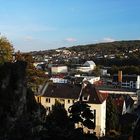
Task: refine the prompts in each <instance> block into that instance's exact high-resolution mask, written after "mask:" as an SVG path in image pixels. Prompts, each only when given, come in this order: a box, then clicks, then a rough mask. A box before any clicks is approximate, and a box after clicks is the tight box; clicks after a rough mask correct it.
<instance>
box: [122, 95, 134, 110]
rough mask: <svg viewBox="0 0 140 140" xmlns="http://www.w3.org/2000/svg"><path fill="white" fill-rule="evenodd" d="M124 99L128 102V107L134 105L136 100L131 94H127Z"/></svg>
mask: <svg viewBox="0 0 140 140" xmlns="http://www.w3.org/2000/svg"><path fill="white" fill-rule="evenodd" d="M124 99H125V103H126V108H127V107H128V106H130V107H132V106H133V104H134V100H133V99H132V98H131V97H130V96H129V95H126V96H125V97H124Z"/></svg>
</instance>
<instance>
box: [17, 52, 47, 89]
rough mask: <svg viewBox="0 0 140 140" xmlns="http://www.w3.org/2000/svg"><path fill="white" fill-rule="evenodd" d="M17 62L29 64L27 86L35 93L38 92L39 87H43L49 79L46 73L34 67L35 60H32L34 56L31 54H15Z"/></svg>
mask: <svg viewBox="0 0 140 140" xmlns="http://www.w3.org/2000/svg"><path fill="white" fill-rule="evenodd" d="M15 59H16V60H20V61H21V60H23V61H26V62H27V68H26V73H27V84H28V86H29V87H31V88H32V90H33V91H35V92H37V90H38V87H39V85H43V84H44V83H45V81H46V80H47V78H46V77H45V73H44V71H43V70H38V69H36V68H35V67H34V65H33V63H34V59H33V58H32V55H30V54H26V53H24V54H22V53H20V52H17V53H16V54H15Z"/></svg>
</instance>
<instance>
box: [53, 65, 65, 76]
mask: <svg viewBox="0 0 140 140" xmlns="http://www.w3.org/2000/svg"><path fill="white" fill-rule="evenodd" d="M67 72H68V67H67V66H59V65H58V66H52V67H51V73H52V74H58V73H67Z"/></svg>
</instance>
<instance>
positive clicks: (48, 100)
mask: <svg viewBox="0 0 140 140" xmlns="http://www.w3.org/2000/svg"><path fill="white" fill-rule="evenodd" d="M55 101H59V102H61V103H64V102H65V100H64V99H55ZM71 101H72V103H74V102H75V101H74V100H70V99H68V100H67V103H68V104H70V103H71ZM46 102H47V103H50V102H51V99H50V98H46Z"/></svg>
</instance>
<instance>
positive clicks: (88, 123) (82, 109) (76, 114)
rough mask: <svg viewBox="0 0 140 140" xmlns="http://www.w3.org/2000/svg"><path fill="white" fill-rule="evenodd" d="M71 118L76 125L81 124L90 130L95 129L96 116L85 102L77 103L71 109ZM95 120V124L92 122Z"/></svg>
mask: <svg viewBox="0 0 140 140" xmlns="http://www.w3.org/2000/svg"><path fill="white" fill-rule="evenodd" d="M69 113H70V118H71V120H72V121H73V122H74V123H77V124H79V123H81V124H82V125H83V126H85V127H87V128H89V129H95V114H93V113H92V111H91V110H90V106H89V105H87V104H86V103H84V102H83V101H78V102H75V103H74V104H73V105H72V106H70V107H69ZM93 119H94V122H93V121H92V120H93Z"/></svg>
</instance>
